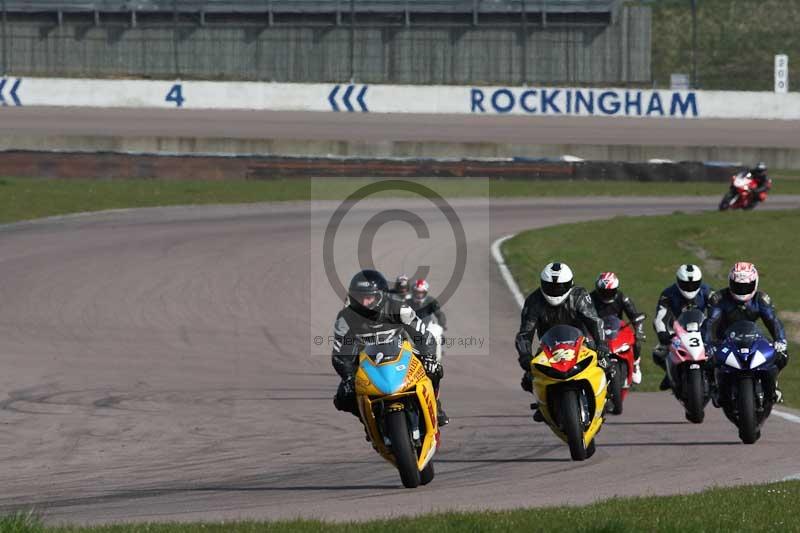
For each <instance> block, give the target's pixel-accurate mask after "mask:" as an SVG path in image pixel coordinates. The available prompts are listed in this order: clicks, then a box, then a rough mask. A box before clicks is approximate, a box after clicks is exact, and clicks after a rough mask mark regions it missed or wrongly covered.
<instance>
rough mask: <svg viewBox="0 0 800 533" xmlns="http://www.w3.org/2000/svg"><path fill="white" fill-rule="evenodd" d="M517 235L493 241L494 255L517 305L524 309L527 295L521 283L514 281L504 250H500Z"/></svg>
mask: <svg viewBox="0 0 800 533" xmlns="http://www.w3.org/2000/svg"><path fill="white" fill-rule="evenodd" d="M514 236H515V235H506V236H505V237H500V238H499V239H497V240H496V241H494V242H493V243H492V247H491V250H492V257H494V261H495V263H497V266H498V267H499V268H500V274H501V275H502V276H503V280H504V281H505V282H506V285H507V286H508V289H509V290H510V291H511V294H512V295H513V296H514V300H515V301H516V302H517V305H518V306H519V307H520V309H522V306H523V305H524V304H525V297H524V296H523V295H522V291H521V290H519V285H517V282H516V281H514V276H512V275H511V271H510V270H509V269H508V267H507V266H506V260H505V258H504V257H503V252H502V251H500V247H501V246H502V245H503V243H504V242H506V241H507V240H508V239H511V238H512V237H514Z"/></svg>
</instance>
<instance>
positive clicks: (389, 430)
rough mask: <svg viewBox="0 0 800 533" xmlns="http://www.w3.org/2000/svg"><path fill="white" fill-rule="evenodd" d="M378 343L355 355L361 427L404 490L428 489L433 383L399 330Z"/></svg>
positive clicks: (435, 436) (435, 428) (434, 433)
mask: <svg viewBox="0 0 800 533" xmlns="http://www.w3.org/2000/svg"><path fill="white" fill-rule="evenodd" d="M378 340H379V341H380V342H375V343H372V344H367V345H366V346H365V347H364V349H363V350H362V351H361V353H360V354H359V367H358V371H357V372H356V399H357V401H358V409H359V412H360V414H361V421H362V422H363V423H364V426H365V427H366V429H367V436H368V437H369V439H370V441H371V442H372V446H373V448H375V451H377V452H378V453H379V454H380V455H381V456H382V457H383V458H384V459H386V460H387V461H389V462H390V463H392V464H393V465H394V466H395V467H397V470H398V472H399V473H400V480H401V481H402V482H403V486H405V487H407V488H415V487H417V486H419V485H427V484H428V483H430V482H431V481H432V480H433V476H434V470H433V455H434V454H435V453H436V450H437V449H438V448H439V444H440V433H439V424H438V420H437V419H436V414H437V411H436V394H435V392H434V390H433V383H431V380H430V378H429V377H428V376H427V374H425V369H424V368H423V366H422V362H421V361H420V360H419V359H418V358H417V357H416V355H415V354H414V351H413V349H412V346H411V343H410V342H409V340H408V339H407V338H406V337H405V336H404V335H403V334H401V332H400V330H393V331H392V332H389V334H388V335H384V338H382V339H378Z"/></svg>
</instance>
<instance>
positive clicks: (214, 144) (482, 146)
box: [0, 134, 800, 168]
mask: <svg viewBox="0 0 800 533" xmlns="http://www.w3.org/2000/svg"><path fill="white" fill-rule="evenodd" d="M0 150H58V151H73V150H74V151H84V152H91V151H95V150H98V151H113V152H139V153H168V154H208V153H216V154H231V155H248V154H261V155H288V156H303V157H325V156H329V155H333V156H360V157H440V158H442V157H454V158H484V157H501V158H503V157H505V158H510V157H530V158H538V157H541V158H558V157H560V156H562V155H565V154H569V155H573V156H576V157H579V158H581V159H586V160H592V161H640V162H643V161H649V160H651V159H668V160H672V161H735V162H745V163H752V162H753V161H768V162H769V163H770V166H772V167H773V168H800V150H797V149H792V148H748V147H736V146H719V147H716V146H640V145H601V144H598V145H570V144H561V145H558V144H553V145H519V144H513V145H512V144H501V143H492V142H490V141H487V142H484V143H455V142H407V141H375V142H372V143H366V142H349V141H318V140H317V141H311V140H309V141H303V140H294V141H293V140H280V139H228V138H213V137H211V138H199V137H198V138H195V137H185V138H184V137H136V136H130V137H111V136H74V137H70V136H60V135H53V136H35V135H26V134H17V135H0Z"/></svg>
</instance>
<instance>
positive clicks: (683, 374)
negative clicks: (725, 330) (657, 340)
mask: <svg viewBox="0 0 800 533" xmlns="http://www.w3.org/2000/svg"><path fill="white" fill-rule="evenodd" d="M705 319H706V316H705V315H704V314H703V312H702V311H699V310H697V309H691V310H689V311H684V312H683V313H681V316H679V317H678V320H676V321H675V322H674V323H673V325H672V328H673V330H674V331H675V333H674V336H673V337H672V343H671V344H670V347H669V356H668V357H667V376H668V378H669V383H670V387H671V388H672V393H673V394H674V395H675V398H677V399H678V401H679V402H681V404H682V405H683V407H684V409H686V419H687V420H688V421H689V422H694V423H695V424H699V423H701V422H702V421H703V418H705V411H704V410H705V406H706V404H707V403H708V401H709V399H710V391H709V383H708V374H707V373H706V371H707V369H706V365H708V364H713V361H709V360H708V357H707V356H706V349H705V345H704V344H703V337H702V334H701V331H702V326H703V321H704V320H705ZM708 370H709V371H710V369H708Z"/></svg>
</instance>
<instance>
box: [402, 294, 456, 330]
mask: <svg viewBox="0 0 800 533" xmlns="http://www.w3.org/2000/svg"><path fill="white" fill-rule="evenodd" d="M410 303H411V308H412V309H413V310H414V312H416V313H417V316H418V317H419V318H420V319H421V320H422V321H423V322H427V321H428V317H429V316H431V315H434V316H435V317H436V321H437V322H438V323H439V325H440V326H442V329H445V328H447V317H446V316H445V315H444V311H442V307H441V306H440V305H439V301H438V300H437V299H436V298H434V297H433V296H430V295H428V296H425V298H424V299H423V300H422V301H421V302H420V301H419V300H417V299H416V298H412V299H411V302H410Z"/></svg>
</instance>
